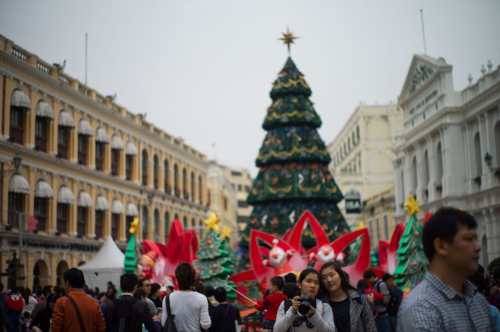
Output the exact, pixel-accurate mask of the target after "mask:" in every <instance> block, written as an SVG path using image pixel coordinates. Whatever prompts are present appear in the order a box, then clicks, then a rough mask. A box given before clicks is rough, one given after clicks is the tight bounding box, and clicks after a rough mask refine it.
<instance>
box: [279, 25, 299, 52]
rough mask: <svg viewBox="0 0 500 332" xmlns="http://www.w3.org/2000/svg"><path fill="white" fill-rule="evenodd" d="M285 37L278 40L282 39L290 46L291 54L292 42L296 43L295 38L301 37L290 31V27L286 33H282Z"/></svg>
mask: <svg viewBox="0 0 500 332" xmlns="http://www.w3.org/2000/svg"><path fill="white" fill-rule="evenodd" d="M282 34H283V38H278V40H282V41H283V43H284V44H286V46H287V47H288V55H290V44H295V43H294V40H295V39H299V37H295V36H294V35H293V33H291V32H290V30H289V29H288V27H287V28H286V33H282Z"/></svg>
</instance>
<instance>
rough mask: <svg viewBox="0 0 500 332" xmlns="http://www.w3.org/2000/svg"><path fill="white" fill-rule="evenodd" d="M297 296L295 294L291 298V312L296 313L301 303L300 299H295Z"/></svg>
mask: <svg viewBox="0 0 500 332" xmlns="http://www.w3.org/2000/svg"><path fill="white" fill-rule="evenodd" d="M298 298H299V297H298V296H296V297H294V298H293V300H292V310H293V313H294V314H296V313H297V310H299V305H300V304H301V303H302V302H300V301H297V299H298Z"/></svg>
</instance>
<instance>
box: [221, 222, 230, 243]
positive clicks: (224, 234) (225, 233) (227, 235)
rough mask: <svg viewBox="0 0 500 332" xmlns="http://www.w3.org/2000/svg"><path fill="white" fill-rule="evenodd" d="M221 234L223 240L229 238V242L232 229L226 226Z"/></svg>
mask: <svg viewBox="0 0 500 332" xmlns="http://www.w3.org/2000/svg"><path fill="white" fill-rule="evenodd" d="M220 233H221V239H223V238H227V239H228V240H229V239H230V238H231V228H229V227H227V226H226V225H224V227H222V229H221V231H220Z"/></svg>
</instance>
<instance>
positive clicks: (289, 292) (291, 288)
mask: <svg viewBox="0 0 500 332" xmlns="http://www.w3.org/2000/svg"><path fill="white" fill-rule="evenodd" d="M283 294H285V295H286V296H287V297H288V298H289V299H293V298H294V297H295V296H300V290H299V287H298V286H297V284H295V283H291V282H287V283H286V284H285V286H283Z"/></svg>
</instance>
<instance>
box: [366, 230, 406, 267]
mask: <svg viewBox="0 0 500 332" xmlns="http://www.w3.org/2000/svg"><path fill="white" fill-rule="evenodd" d="M405 229H406V227H405V226H404V225H403V224H397V225H396V228H395V229H394V232H393V233H392V236H391V241H390V242H389V241H387V240H380V241H379V254H378V259H379V267H378V268H374V269H373V270H374V271H375V273H376V274H377V276H382V275H383V274H385V273H389V274H393V273H394V270H396V266H397V261H396V256H397V255H396V251H398V249H399V241H400V240H401V237H402V236H403V233H404V232H405Z"/></svg>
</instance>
